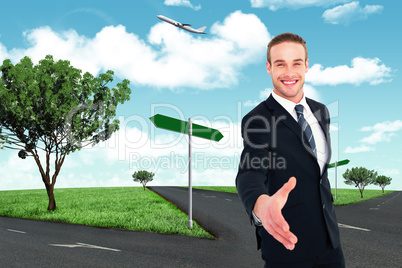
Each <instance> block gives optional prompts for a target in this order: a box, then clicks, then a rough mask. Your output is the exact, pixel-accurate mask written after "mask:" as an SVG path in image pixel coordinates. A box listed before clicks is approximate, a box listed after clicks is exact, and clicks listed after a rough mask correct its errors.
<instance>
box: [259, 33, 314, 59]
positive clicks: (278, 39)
mask: <svg viewBox="0 0 402 268" xmlns="http://www.w3.org/2000/svg"><path fill="white" fill-rule="evenodd" d="M283 42H293V43H298V44H301V45H302V46H303V47H304V51H306V60H307V56H308V53H307V46H306V41H305V40H304V39H303V38H301V37H300V36H298V35H297V34H293V33H283V34H280V35H277V36H275V37H274V38H272V39H271V41H269V43H268V50H267V60H268V62H269V64H271V48H272V47H273V46H275V45H278V44H281V43H283Z"/></svg>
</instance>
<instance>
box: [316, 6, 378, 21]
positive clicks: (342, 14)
mask: <svg viewBox="0 0 402 268" xmlns="http://www.w3.org/2000/svg"><path fill="white" fill-rule="evenodd" d="M383 9H384V7H383V6H380V5H366V6H365V7H364V8H363V7H361V6H360V3H359V2H358V1H354V2H351V3H348V4H345V5H341V6H337V7H334V8H332V9H328V10H326V11H325V12H324V13H323V14H322V17H323V18H324V21H325V22H327V23H331V24H343V25H349V24H350V23H351V22H352V21H356V20H365V19H367V18H368V16H369V15H372V14H378V13H381V12H382V10H383Z"/></svg>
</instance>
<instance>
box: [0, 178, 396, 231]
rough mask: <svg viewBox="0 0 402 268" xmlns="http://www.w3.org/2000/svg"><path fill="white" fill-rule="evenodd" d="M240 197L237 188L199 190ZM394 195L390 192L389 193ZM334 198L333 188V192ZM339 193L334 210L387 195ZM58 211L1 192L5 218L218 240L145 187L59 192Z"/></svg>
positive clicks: (35, 197)
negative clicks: (191, 224)
mask: <svg viewBox="0 0 402 268" xmlns="http://www.w3.org/2000/svg"><path fill="white" fill-rule="evenodd" d="M194 188H199V189H204V190H213V191H222V192H229V193H236V194H237V191H236V187H226V186H223V187H194ZM392 192H393V191H385V194H389V193H392ZM333 194H334V195H335V193H334V189H333ZM363 194H364V199H361V198H360V192H359V190H358V189H338V194H337V195H338V199H337V200H335V205H346V204H351V203H356V202H360V201H365V200H368V199H372V198H376V197H379V196H382V195H383V194H382V192H381V190H365V191H364V192H363ZM55 198H56V204H57V209H56V210H55V211H47V205H48V197H47V195H46V190H45V189H41V190H20V191H0V216H7V217H17V218H26V219H36V220H45V221H52V222H66V223H74V224H83V225H90V226H97V227H105V228H119V229H127V230H134V231H145V232H155V233H165V234H176V235H187V236H196V237H204V238H214V237H213V236H212V235H211V234H209V233H208V232H206V231H205V230H203V229H202V228H201V227H200V226H199V225H198V224H197V223H196V222H195V221H194V227H193V229H192V230H190V229H189V228H187V221H188V216H187V215H186V214H185V213H183V212H182V211H180V210H179V209H178V208H177V207H175V206H174V205H172V204H170V203H169V202H166V201H165V200H164V199H163V198H161V197H160V196H158V195H157V194H155V193H154V192H152V191H150V190H148V189H147V190H146V191H143V188H142V187H115V188H71V189H55Z"/></svg>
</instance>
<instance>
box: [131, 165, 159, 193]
mask: <svg viewBox="0 0 402 268" xmlns="http://www.w3.org/2000/svg"><path fill="white" fill-rule="evenodd" d="M154 176H155V173H152V172H148V171H146V170H139V171H136V172H134V174H133V175H132V177H133V178H134V179H133V181H135V182H140V183H141V184H142V186H143V187H144V191H145V186H146V185H147V183H148V182H150V181H152V180H153V179H154Z"/></svg>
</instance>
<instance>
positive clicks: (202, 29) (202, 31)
mask: <svg viewBox="0 0 402 268" xmlns="http://www.w3.org/2000/svg"><path fill="white" fill-rule="evenodd" d="M206 28H207V26H204V27H201V28H199V29H197V31H200V32H201V33H204V31H205V29H206Z"/></svg>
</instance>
